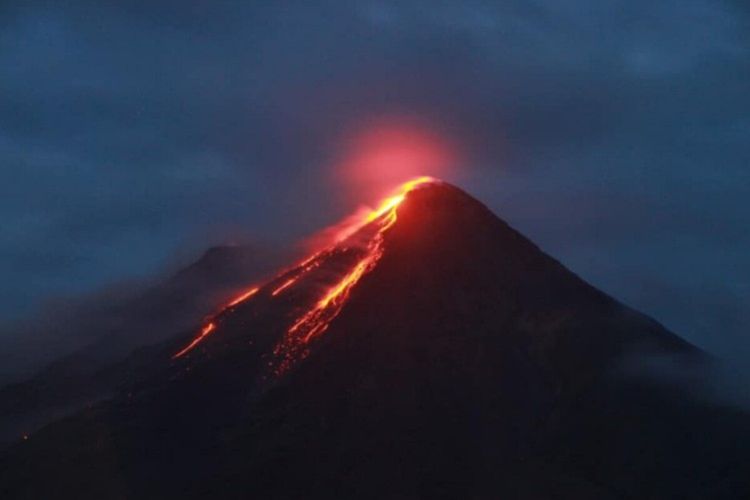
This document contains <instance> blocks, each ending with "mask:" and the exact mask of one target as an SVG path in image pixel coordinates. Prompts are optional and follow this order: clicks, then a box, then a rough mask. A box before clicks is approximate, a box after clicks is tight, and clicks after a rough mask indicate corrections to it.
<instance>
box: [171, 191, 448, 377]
mask: <svg viewBox="0 0 750 500" xmlns="http://www.w3.org/2000/svg"><path fill="white" fill-rule="evenodd" d="M434 181H435V180H434V179H433V178H431V177H419V178H416V179H413V180H411V181H409V182H406V183H404V184H402V185H401V186H400V187H399V189H398V190H397V191H396V192H395V194H393V195H392V196H390V197H389V198H386V199H384V200H383V201H382V202H381V203H380V204H379V205H378V207H377V208H375V209H373V210H369V211H367V212H366V213H364V214H362V216H361V217H357V218H356V219H353V220H351V219H350V220H349V222H348V223H347V224H346V226H345V227H343V228H341V229H340V230H339V231H338V233H337V234H336V238H335V242H334V244H333V246H332V247H331V248H329V249H328V250H324V251H321V252H317V253H315V254H313V255H312V256H310V257H309V258H307V259H305V260H304V261H303V262H301V263H300V264H298V265H297V266H295V267H294V268H293V269H292V270H290V271H286V272H284V273H282V274H280V275H279V276H277V277H276V278H275V279H274V280H273V281H272V282H275V281H277V280H281V279H282V278H283V277H284V276H285V275H286V276H290V277H289V278H287V279H286V280H284V281H283V282H282V283H281V284H280V285H277V286H276V287H275V288H274V289H273V290H272V291H271V293H270V296H271V297H276V296H277V295H279V294H280V293H281V292H283V291H284V290H286V289H288V288H289V287H291V286H292V285H294V284H295V283H297V282H298V280H299V279H300V278H301V277H302V276H303V275H305V274H306V273H308V272H310V271H311V270H313V269H315V268H317V267H318V266H320V265H321V263H322V261H323V257H324V256H325V255H327V254H329V253H330V252H331V251H332V250H333V249H334V248H337V246H338V245H339V244H340V243H342V242H344V241H345V240H347V239H348V238H349V237H351V236H352V235H354V234H355V233H357V232H358V231H360V230H361V229H364V228H365V227H366V226H370V225H371V226H370V227H372V228H373V229H374V231H375V234H374V236H372V237H371V238H369V240H368V242H367V244H366V245H365V248H364V250H361V252H362V256H361V257H360V258H359V260H357V262H356V263H355V264H354V265H353V266H352V267H351V269H349V271H348V272H347V273H346V274H345V275H344V276H343V277H342V278H341V279H339V281H338V282H336V283H335V284H334V285H333V286H331V287H330V288H328V289H327V290H326V291H325V293H324V294H323V295H322V297H321V298H320V299H318V300H317V302H315V304H313V306H312V308H311V309H309V310H308V311H306V312H305V313H304V314H302V315H301V316H300V317H299V318H298V319H297V320H296V321H295V322H294V323H293V324H292V325H291V326H290V327H289V329H288V330H287V331H286V333H285V335H284V336H283V337H282V339H281V340H280V341H279V342H278V343H277V344H276V347H275V348H274V350H273V353H274V355H275V356H276V362H275V363H271V365H272V366H273V367H274V368H273V371H274V372H275V373H276V374H277V375H280V374H282V373H284V372H286V371H287V370H288V369H289V368H290V367H291V366H292V365H293V364H294V363H295V362H296V361H299V360H301V359H303V358H305V357H306V356H307V355H308V354H309V349H308V345H309V343H310V341H311V340H313V339H315V338H316V337H318V336H320V334H322V333H323V332H324V331H326V329H327V328H328V326H329V325H330V323H331V321H333V319H334V318H335V317H336V316H337V315H338V314H339V312H340V311H341V308H342V307H343V306H344V303H345V302H346V299H347V297H348V296H349V293H350V292H351V290H352V288H353V287H354V286H355V285H356V284H357V283H358V282H359V280H360V279H361V278H362V277H363V276H364V275H365V274H367V273H368V272H369V271H371V270H372V269H373V268H374V267H375V265H376V264H377V263H378V261H379V260H380V258H381V257H382V255H383V251H384V248H383V242H384V235H385V233H386V231H387V230H388V229H389V228H390V227H391V226H393V224H394V223H395V222H396V211H397V209H398V206H399V205H400V204H401V202H402V201H404V199H405V198H406V195H407V193H409V191H411V190H413V189H415V188H416V187H418V186H420V185H422V184H426V183H431V182H434ZM259 290H261V287H257V286H256V287H253V288H250V289H248V290H247V291H246V292H244V293H243V294H242V295H240V296H238V297H236V298H235V299H234V300H232V301H231V302H229V303H228V304H227V305H225V306H224V307H223V308H222V309H221V310H220V311H219V312H218V313H216V314H214V315H213V316H211V317H210V318H209V319H208V320H207V323H206V324H205V325H204V326H203V328H202V330H201V331H200V333H199V334H198V335H197V336H196V337H195V338H194V339H193V340H192V341H191V342H190V343H189V344H188V345H187V346H185V347H184V348H183V349H182V350H180V351H179V352H177V353H176V354H174V356H172V359H175V358H179V357H181V356H183V355H185V354H187V353H188V352H190V351H191V350H192V349H193V348H194V347H195V346H197V345H198V344H199V343H200V342H201V341H203V340H204V339H205V338H206V337H207V336H208V335H210V334H211V333H212V332H214V331H215V330H216V329H217V324H218V319H219V316H221V315H222V314H223V313H225V312H226V311H228V310H229V309H231V308H232V307H234V306H236V305H237V304H239V303H241V302H244V301H246V300H248V299H249V298H251V297H252V296H254V295H255V294H256V293H258V291H259Z"/></svg>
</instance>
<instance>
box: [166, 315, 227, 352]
mask: <svg viewBox="0 0 750 500" xmlns="http://www.w3.org/2000/svg"><path fill="white" fill-rule="evenodd" d="M214 330H216V323H214V322H210V323H208V324H207V325H206V326H204V327H203V329H202V330H201V332H200V334H199V335H198V336H197V337H195V338H194V339H193V341H192V342H190V343H189V344H188V345H186V346H185V348H184V349H182V350H181V351H179V352H177V353H175V355H174V356H172V359H175V358H179V357H180V356H183V355H185V354H187V353H188V352H189V351H191V350H192V349H193V347H195V346H197V345H198V343H199V342H200V341H201V340H203V339H204V338H206V337H207V336H208V335H209V334H210V333H211V332H213V331H214Z"/></svg>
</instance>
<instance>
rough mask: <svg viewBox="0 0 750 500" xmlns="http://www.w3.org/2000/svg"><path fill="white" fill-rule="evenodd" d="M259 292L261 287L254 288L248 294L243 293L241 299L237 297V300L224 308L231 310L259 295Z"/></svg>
mask: <svg viewBox="0 0 750 500" xmlns="http://www.w3.org/2000/svg"><path fill="white" fill-rule="evenodd" d="M258 290H260V287H257V286H256V287H254V288H251V289H250V290H248V291H247V292H245V293H243V294H242V295H240V296H239V297H237V298H236V299H234V300H233V301H231V302H230V303H229V304H227V305H226V306H224V309H229V308H230V307H233V306H236V305H237V304H239V303H240V302H244V301H246V300H247V299H249V298H250V297H252V296H253V295H255V294H256V293H258Z"/></svg>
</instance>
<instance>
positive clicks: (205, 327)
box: [172, 286, 260, 359]
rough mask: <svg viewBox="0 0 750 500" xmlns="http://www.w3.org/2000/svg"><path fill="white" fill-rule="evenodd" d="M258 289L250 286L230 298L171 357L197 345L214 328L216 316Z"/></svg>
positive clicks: (184, 352) (250, 295) (181, 354)
mask: <svg viewBox="0 0 750 500" xmlns="http://www.w3.org/2000/svg"><path fill="white" fill-rule="evenodd" d="M259 290H260V287H258V286H256V287H253V288H250V289H249V290H247V291H246V292H244V293H243V294H242V295H239V296H237V297H235V298H234V299H232V301H230V302H229V303H228V304H227V305H225V306H224V307H222V308H221V310H219V312H218V313H216V314H214V315H213V316H211V318H210V319H209V320H208V323H206V324H205V325H203V328H202V329H201V331H200V333H198V336H197V337H195V338H194V339H193V340H192V341H191V342H190V343H189V344H188V345H187V346H185V347H184V348H183V349H182V350H180V351H178V352H176V353H175V354H174V355H173V356H172V359H175V358H179V357H182V356H184V355H185V354H187V353H189V352H190V351H192V350H193V348H194V347H195V346H197V345H198V344H199V343H200V342H201V341H202V340H203V339H205V338H206V337H207V336H208V335H209V334H210V333H211V332H213V331H214V330H216V322H215V319H216V317H217V316H219V315H220V314H222V313H223V312H225V311H226V310H227V309H231V308H232V307H234V306H236V305H237V304H239V303H241V302H244V301H246V300H247V299H249V298H250V297H252V296H253V295H255V294H256V293H258V291H259Z"/></svg>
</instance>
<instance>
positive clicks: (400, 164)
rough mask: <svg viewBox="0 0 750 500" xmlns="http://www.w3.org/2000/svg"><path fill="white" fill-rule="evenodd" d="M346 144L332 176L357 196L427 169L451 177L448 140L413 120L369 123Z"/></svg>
mask: <svg viewBox="0 0 750 500" xmlns="http://www.w3.org/2000/svg"><path fill="white" fill-rule="evenodd" d="M345 144H346V146H345V148H344V154H343V158H342V159H341V161H340V162H339V163H338V165H339V166H338V167H337V169H336V172H335V175H336V177H337V179H339V180H342V181H343V182H345V183H346V184H347V188H348V189H347V191H353V193H352V194H354V195H355V196H357V197H360V199H361V197H363V196H364V197H369V196H373V195H378V194H380V193H381V192H383V191H385V190H386V189H387V188H389V187H391V186H393V185H396V184H397V183H399V182H402V181H403V179H409V178H414V177H418V176H421V175H424V174H425V173H426V172H429V173H430V175H433V176H435V177H438V178H446V177H450V169H451V167H452V165H454V164H455V163H456V161H457V153H456V147H455V145H454V144H453V143H452V142H451V141H449V140H448V139H447V138H445V137H443V136H442V135H441V134H439V133H438V132H436V131H435V130H433V129H431V128H430V127H428V126H426V125H422V124H419V123H416V122H414V121H413V120H412V121H410V120H404V119H384V120H379V121H376V122H374V123H370V124H368V125H367V126H365V127H363V128H361V129H359V130H358V131H356V132H354V133H353V134H352V135H351V136H350V137H349V138H348V140H346V141H345ZM363 191H364V192H363Z"/></svg>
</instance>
